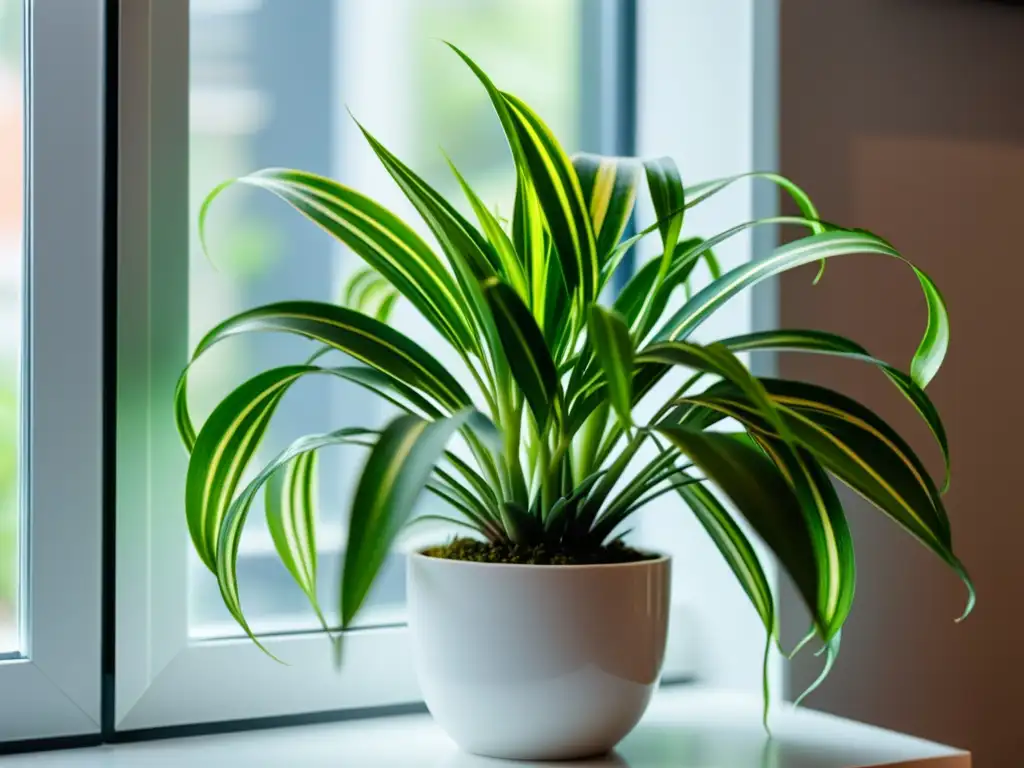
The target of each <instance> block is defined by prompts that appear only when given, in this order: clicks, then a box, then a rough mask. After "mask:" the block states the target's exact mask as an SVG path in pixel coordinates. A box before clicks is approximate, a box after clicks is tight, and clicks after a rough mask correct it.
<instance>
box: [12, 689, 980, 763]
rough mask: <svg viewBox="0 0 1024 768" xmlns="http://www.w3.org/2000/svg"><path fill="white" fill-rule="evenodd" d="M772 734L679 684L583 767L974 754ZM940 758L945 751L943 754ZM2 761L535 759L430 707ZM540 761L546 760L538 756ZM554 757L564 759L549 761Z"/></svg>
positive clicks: (751, 715)
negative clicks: (476, 742) (453, 725)
mask: <svg viewBox="0 0 1024 768" xmlns="http://www.w3.org/2000/svg"><path fill="white" fill-rule="evenodd" d="M771 725H772V729H773V733H774V738H773V740H772V741H771V742H770V743H769V742H768V741H767V740H766V737H765V734H764V731H763V730H762V728H761V715H760V701H759V700H757V699H756V698H754V697H750V696H746V695H739V694H732V693H726V692H720V691H713V690H707V689H702V688H699V687H695V686H675V687H669V688H665V689H663V690H662V691H661V692H659V694H658V695H657V697H656V698H655V700H654V702H653V703H652V705H651V708H650V710H649V712H648V713H647V716H646V717H645V718H644V721H643V722H642V723H641V724H640V725H639V726H638V727H637V729H636V731H634V732H633V733H632V734H631V735H630V736H629V737H627V738H626V740H625V741H623V743H622V744H621V745H620V746H619V748H618V750H617V751H616V753H615V754H614V755H611V756H608V757H604V758H601V759H598V760H591V761H584V762H579V763H572V765H573V766H579V767H580V768H597V767H598V766H603V767H605V768H615V767H619V768H623V767H627V766H628V768H662V766H670V765H671V766H677V767H678V768H721V767H728V768H761V767H762V766H764V767H766V768H769V767H770V768H812V767H813V768H862V767H865V766H880V765H883V764H884V765H886V766H889V767H890V768H895V766H900V765H906V766H907V768H910V767H911V766H913V768H928V766H930V765H931V764H932V762H933V761H939V762H937V763H936V768H938V766H939V765H940V764H941V768H970V764H971V763H970V756H969V755H967V754H966V753H964V752H960V751H958V750H955V749H952V748H950V747H944V746H942V745H939V744H934V743H931V742H927V741H922V740H920V739H915V738H911V737H909V736H904V735H902V734H898V733H893V732H891V731H885V730H882V729H879V728H873V727H870V726H866V725H861V724H858V723H853V722H850V721H846V720H841V719H839V718H835V717H831V716H829V715H824V714H821V713H817V712H813V711H810V710H794V709H793V708H792V707H789V706H784V705H779V706H776V707H775V708H774V710H773V712H772V716H771ZM942 758H946V759H945V761H942V760H941V759H942ZM3 765H4V766H5V768H17V767H18V766H23V767H24V768H45V767H46V766H61V768H128V766H143V765H144V766H146V767H147V768H172V767H173V768H177V767H178V766H192V765H195V766H206V765H210V766H235V765H239V766H242V765H244V766H277V765H280V766H286V765H301V766H304V767H305V766H310V767H313V766H332V768H336V767H337V766H342V765H348V766H359V768H385V767H388V768H406V767H412V766H416V767H417V768H418V767H420V766H422V767H423V768H486V767H487V766H490V768H510V767H511V766H515V765H530V764H525V763H514V762H509V761H503V760H489V759H485V758H479V757H474V756H472V755H467V754H463V753H461V752H459V751H458V749H457V748H456V747H455V746H454V744H452V743H451V742H450V741H449V740H448V738H447V737H446V736H445V735H444V733H442V732H441V731H440V730H439V729H438V728H437V727H436V726H435V725H434V724H433V722H432V721H431V720H430V718H429V717H428V716H427V715H405V716H396V717H383V718H376V719H363V720H352V721H348V722H340V723H330V724H323V725H307V726H295V727H287V728H275V729H270V730H262V731H248V732H241V733H232V734H221V735H214V736H199V737H191V738H175V739H163V740H155V741H147V742H138V743H133V744H117V745H108V746H102V747H91V748H84V749H78V750H67V751H54V752H42V753H35V754H26V755H19V756H15V757H10V758H7V759H6V760H5V761H3ZM532 765H540V764H532ZM544 765H548V766H555V765H565V764H553V763H548V764H544Z"/></svg>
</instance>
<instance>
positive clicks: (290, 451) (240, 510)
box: [200, 428, 376, 656]
mask: <svg viewBox="0 0 1024 768" xmlns="http://www.w3.org/2000/svg"><path fill="white" fill-rule="evenodd" d="M375 434H376V433H374V432H372V431H371V430H365V429H358V428H351V429H341V430H337V431H335V432H330V433H326V434H322V435H308V436H306V437H302V438H299V439H298V440H296V441H295V442H293V443H292V444H291V445H290V446H289V447H288V448H287V449H285V450H284V451H282V452H281V453H280V454H278V455H277V456H276V457H275V458H274V459H273V460H272V461H270V462H269V463H267V465H266V466H265V467H263V469H262V470H260V472H259V474H257V475H256V477H254V478H253V479H252V480H251V481H250V482H249V484H248V485H246V487H245V488H244V490H242V492H241V493H239V494H238V497H237V498H235V499H234V501H233V502H232V503H231V505H230V507H229V508H228V509H227V510H226V512H225V514H224V515H223V517H222V519H221V520H220V525H219V529H218V531H217V539H216V548H217V549H216V551H217V557H216V567H215V569H214V572H215V573H216V575H217V583H218V585H219V586H220V593H221V597H222V598H223V600H224V605H225V606H226V607H227V609H228V611H229V612H230V613H231V615H232V617H234V619H235V620H236V621H237V622H238V623H239V625H240V626H241V627H242V628H243V629H244V630H245V632H246V634H247V635H248V636H249V637H250V638H251V639H252V640H254V641H255V642H256V644H257V645H259V646H260V648H262V649H263V650H264V651H265V652H266V653H268V655H271V656H273V654H270V652H269V651H267V649H266V648H265V647H264V646H263V645H262V644H261V643H260V642H259V641H258V640H256V637H255V636H254V635H253V632H252V629H251V628H250V627H249V624H248V622H247V621H246V619H245V615H244V613H243V612H242V603H241V598H240V597H239V590H238V570H237V568H238V548H239V544H240V542H241V539H242V530H243V529H244V527H245V522H246V519H247V518H248V515H249V509H250V508H251V507H252V502H253V501H254V500H255V498H256V495H257V494H258V493H259V491H260V489H261V488H262V487H263V486H264V484H265V483H266V482H267V481H268V480H270V479H271V478H272V477H273V476H274V475H275V474H277V473H278V472H279V471H280V470H281V469H282V468H283V467H284V466H285V465H286V464H288V463H289V462H291V461H293V460H295V459H296V458H298V457H299V456H302V455H303V454H306V453H309V452H312V451H316V450H318V449H320V448H322V447H324V446H328V445H344V444H354V445H362V446H368V445H372V443H373V440H372V437H373V436H375ZM201 439H202V433H200V440H201ZM299 524H300V525H301V524H302V523H301V521H300V522H299ZM276 543H277V542H276V540H275V544H276ZM308 545H314V546H315V542H314V541H313V539H312V537H311V536H309V537H307V538H306V540H305V542H303V541H301V540H295V541H286V542H285V546H286V548H287V550H288V552H289V553H290V555H289V556H290V557H294V558H297V559H299V558H305V559H307V560H308V559H310V558H313V557H315V554H311V553H310V552H308V551H301V552H300V551H298V550H301V549H302V548H303V547H305V546H308ZM313 578H314V583H313V584H312V585H311V590H310V592H309V593H307V594H311V595H312V596H311V597H310V599H311V600H313V601H314V609H315V610H316V611H317V614H318V617H319V618H320V620H321V622H322V623H324V624H326V622H325V620H324V618H323V614H322V613H321V612H320V608H319V605H318V604H317V603H316V598H315V595H316V584H315V573H314V574H313ZM300 586H301V583H300ZM303 588H304V589H305V587H303Z"/></svg>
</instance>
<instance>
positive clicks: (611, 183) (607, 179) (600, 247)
mask: <svg viewBox="0 0 1024 768" xmlns="http://www.w3.org/2000/svg"><path fill="white" fill-rule="evenodd" d="M572 165H573V168H574V169H575V170H576V176H577V177H578V178H579V181H580V190H581V191H582V192H583V200H584V201H585V202H586V205H587V212H588V213H589V215H590V223H591V226H592V228H593V230H594V237H595V240H596V245H597V259H598V264H599V266H602V267H603V266H604V264H605V262H606V261H607V260H608V257H609V256H611V253H612V251H613V250H614V249H615V246H616V245H618V244H619V240H620V239H622V234H623V233H624V232H625V231H626V225H627V224H628V223H629V219H630V217H631V216H632V215H633V207H634V204H635V203H636V191H637V187H638V186H639V184H640V170H641V169H640V163H638V162H637V161H636V160H635V159H634V158H631V157H603V156H601V155H591V154H578V155H573V156H572Z"/></svg>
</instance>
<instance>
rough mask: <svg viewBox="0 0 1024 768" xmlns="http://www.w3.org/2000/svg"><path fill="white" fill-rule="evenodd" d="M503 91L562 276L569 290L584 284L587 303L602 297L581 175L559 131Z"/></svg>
mask: <svg viewBox="0 0 1024 768" xmlns="http://www.w3.org/2000/svg"><path fill="white" fill-rule="evenodd" d="M502 97H503V98H504V100H505V103H506V104H507V105H508V109H509V113H510V114H511V115H512V119H513V121H514V123H515V126H516V131H517V133H518V135H519V142H520V145H521V146H522V149H523V155H524V157H525V158H526V163H527V167H528V168H529V172H530V180H531V181H532V183H533V187H534V189H536V191H537V199H538V200H539V202H540V207H541V209H542V210H543V211H544V218H545V220H546V222H547V225H548V229H549V231H550V232H551V237H552V239H553V240H554V246H555V252H556V253H557V254H558V257H559V264H560V266H561V268H562V276H563V277H564V279H565V285H566V289H567V290H568V292H569V293H570V294H575V292H576V290H577V289H578V290H579V295H580V297H581V298H582V302H583V303H584V304H586V303H589V302H591V301H593V300H594V299H595V298H596V297H597V285H598V279H599V276H600V275H599V270H598V261H597V244H596V243H595V241H594V232H593V230H592V229H591V226H590V216H589V214H588V212H587V206H586V204H585V203H584V200H583V191H582V190H581V189H580V182H579V179H578V178H577V177H576V172H575V171H574V170H573V167H572V163H571V162H570V161H569V158H568V157H567V156H566V154H565V152H564V151H563V150H562V148H561V146H560V145H559V144H558V141H557V139H555V137H554V134H552V133H551V130H550V129H549V128H548V127H547V126H546V125H545V124H544V123H543V121H542V120H541V119H540V117H538V116H537V114H536V113H535V112H534V111H533V110H531V109H530V108H529V107H528V106H527V105H526V104H524V103H523V102H522V101H521V100H519V99H518V98H516V97H515V96H513V95H511V94H509V93H503V94H502Z"/></svg>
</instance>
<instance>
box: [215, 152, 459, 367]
mask: <svg viewBox="0 0 1024 768" xmlns="http://www.w3.org/2000/svg"><path fill="white" fill-rule="evenodd" d="M235 183H238V184H245V185H248V186H253V187H259V188H262V189H266V190H268V191H270V192H273V193H274V194H275V195H277V196H278V197H280V198H281V199H282V200H284V201H285V202H287V203H289V204H290V205H292V207H294V208H295V209H296V210H297V211H299V212H300V213H302V214H303V215H305V216H306V217H307V218H309V219H310V220H311V221H313V222H315V223H316V224H318V225H320V226H321V227H323V228H324V229H325V230H326V231H327V232H329V233H330V234H331V235H333V236H334V237H336V238H338V239H339V240H341V241H342V242H343V243H345V244H346V245H347V246H349V248H351V249H352V251H353V252H355V253H356V254H358V255H359V256H360V257H361V258H362V259H363V260H364V261H366V262H367V264H369V265H370V266H371V267H373V268H374V269H376V270H377V271H378V272H379V273H380V274H381V275H383V276H384V277H385V278H387V280H388V281H389V282H390V283H391V284H392V285H393V286H394V287H395V288H396V289H397V290H398V291H399V292H400V293H401V294H402V295H403V296H405V297H406V298H407V299H408V300H409V302H410V303H411V304H412V305H413V306H414V307H416V309H418V310H419V311H420V312H421V313H422V314H423V316H424V317H425V318H426V319H427V320H428V321H430V323H431V324H433V325H434V327H436V328H437V330H438V331H439V332H440V333H441V334H442V335H443V336H444V337H445V338H446V339H448V340H449V341H450V342H451V343H452V344H454V345H456V346H457V348H460V349H470V350H476V349H477V348H478V344H477V339H476V336H475V335H474V333H473V331H472V327H471V325H470V321H469V318H468V316H467V315H466V313H465V311H464V309H463V301H462V297H461V294H460V292H459V286H458V285H457V284H456V283H455V281H454V280H453V279H452V277H451V275H450V274H449V273H448V271H447V270H446V269H445V268H444V265H443V264H442V263H441V262H440V260H439V259H438V258H437V256H436V255H435V254H434V253H433V251H431V250H430V248H429V247H428V246H427V244H426V243H424V242H423V240H422V239H421V238H420V237H419V236H418V235H417V234H416V233H415V232H413V230H412V229H411V228H410V227H409V226H408V225H406V224H405V223H404V222H402V221H401V219H399V218H398V217H397V216H395V215H394V214H392V213H391V212H390V211H388V210H387V209H385V208H383V207H382V206H380V205H379V204H377V203H376V202H374V201H373V200H370V199H369V198H368V197H366V196H364V195H362V194H360V193H358V192H356V191H355V190H352V189H349V188H348V187H345V186H344V185H342V184H339V183H338V182H336V181H332V180H330V179H326V178H324V177H322V176H317V175H316V174H312V173H306V172H303V171H295V170H289V169H283V168H268V169H265V170H262V171H257V172H256V173H252V174H249V175H247V176H242V177H241V178H238V179H234V180H232V181H229V182H225V183H224V184H222V185H220V186H218V187H217V188H216V189H214V190H213V191H212V192H211V193H210V194H209V195H207V197H206V199H205V200H204V201H203V204H202V207H201V208H200V214H199V228H200V235H201V237H202V239H203V243H204V246H203V247H204V249H205V248H206V245H205V222H206V216H207V215H208V212H209V208H210V205H211V204H212V203H213V201H214V200H215V199H216V198H217V197H218V196H219V195H220V193H221V192H223V191H224V190H225V189H226V188H227V187H228V186H230V185H231V184H235Z"/></svg>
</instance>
